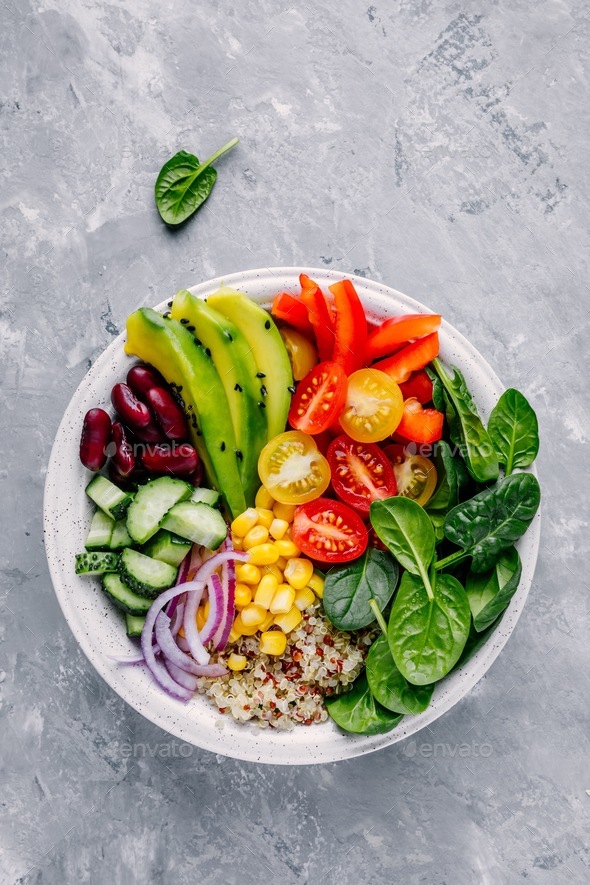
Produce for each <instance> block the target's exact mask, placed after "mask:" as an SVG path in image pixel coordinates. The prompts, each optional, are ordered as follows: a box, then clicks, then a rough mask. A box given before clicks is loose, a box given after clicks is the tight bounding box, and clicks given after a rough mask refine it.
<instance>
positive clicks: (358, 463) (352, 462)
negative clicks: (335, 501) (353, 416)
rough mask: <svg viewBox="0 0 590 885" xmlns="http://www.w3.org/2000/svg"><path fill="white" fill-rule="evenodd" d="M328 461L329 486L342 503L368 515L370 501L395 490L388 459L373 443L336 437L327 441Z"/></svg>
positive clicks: (393, 492)
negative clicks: (329, 471)
mask: <svg viewBox="0 0 590 885" xmlns="http://www.w3.org/2000/svg"><path fill="white" fill-rule="evenodd" d="M327 458H328V464H329V465H330V470H331V471H332V486H333V487H334V491H335V492H336V494H337V495H338V497H339V498H341V499H342V500H343V501H344V503H345V504H350V506H351V507H354V509H355V510H356V511H357V513H362V514H364V515H365V516H368V515H369V509H370V507H371V501H377V500H381V499H383V498H391V497H392V496H393V495H395V494H396V492H397V486H396V483H395V476H394V473H393V467H392V466H391V462H390V461H389V459H388V458H387V456H386V455H385V453H384V452H383V450H382V449H380V448H379V446H376V445H375V444H374V443H363V442H355V441H354V440H353V439H350V437H348V436H339V437H337V439H335V440H333V442H331V443H330V447H329V449H328V455H327Z"/></svg>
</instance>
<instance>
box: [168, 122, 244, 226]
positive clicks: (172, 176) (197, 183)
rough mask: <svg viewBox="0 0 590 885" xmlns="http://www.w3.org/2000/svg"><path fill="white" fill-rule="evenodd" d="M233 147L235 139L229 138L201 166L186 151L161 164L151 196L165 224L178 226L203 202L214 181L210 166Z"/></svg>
mask: <svg viewBox="0 0 590 885" xmlns="http://www.w3.org/2000/svg"><path fill="white" fill-rule="evenodd" d="M237 143H238V139H237V138H232V140H231V141H228V143H227V144H224V146H223V147H222V148H219V150H218V151H216V152H215V153H214V154H213V155H212V156H210V157H209V159H208V160H205V162H204V163H199V161H198V159H197V157H195V155H194V154H189V153H188V152H187V151H179V152H178V153H177V154H174V156H173V157H171V158H170V159H169V160H168V161H167V162H166V163H164V165H163V166H162V168H161V169H160V173H159V175H158V178H157V179H156V187H155V194H156V206H157V207H158V212H159V213H160V216H161V217H162V219H163V221H165V222H166V224H170V225H178V224H182V222H183V221H186V219H187V218H189V217H190V216H191V215H192V214H193V212H196V211H197V209H198V208H199V206H201V205H202V204H203V203H204V202H205V200H206V199H207V197H208V196H209V194H210V193H211V191H212V190H213V185H214V184H215V181H216V179H217V172H216V171H215V169H213V168H212V166H211V164H212V163H214V162H215V160H218V159H219V157H221V155H222V154H225V152H226V151H229V150H230V149H231V148H233V147H234V146H235V145H236V144H237Z"/></svg>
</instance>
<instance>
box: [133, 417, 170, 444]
mask: <svg viewBox="0 0 590 885" xmlns="http://www.w3.org/2000/svg"><path fill="white" fill-rule="evenodd" d="M133 433H134V435H135V436H136V437H137V438H138V439H139V440H140V441H141V442H144V443H165V442H166V437H165V436H164V434H163V433H162V430H161V429H160V428H159V427H158V425H157V424H156V422H155V421H154V420H153V419H152V420H151V421H150V423H149V424H148V425H147V427H142V428H136V429H135V430H134V431H133Z"/></svg>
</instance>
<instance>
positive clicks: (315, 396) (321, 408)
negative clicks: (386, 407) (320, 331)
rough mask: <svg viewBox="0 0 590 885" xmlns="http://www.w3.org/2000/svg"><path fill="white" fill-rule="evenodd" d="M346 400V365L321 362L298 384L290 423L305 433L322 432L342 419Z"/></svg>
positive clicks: (291, 409)
mask: <svg viewBox="0 0 590 885" xmlns="http://www.w3.org/2000/svg"><path fill="white" fill-rule="evenodd" d="M400 396H401V394H400ZM345 401H346V375H345V373H344V369H343V368H342V366H340V365H338V363H332V362H324V363H319V364H318V365H317V366H315V368H313V369H312V370H311V372H309V374H308V375H306V376H305V378H303V380H302V381H300V382H299V384H298V385H297V391H296V393H295V396H294V397H293V402H292V403H291V408H290V410H289V424H290V425H291V427H294V428H295V429H296V430H302V431H303V433H311V434H315V433H322V431H324V430H327V429H328V427H329V426H330V425H331V424H334V422H335V421H336V420H337V419H338V417H339V415H340V413H341V412H342V409H343V408H344V403H345Z"/></svg>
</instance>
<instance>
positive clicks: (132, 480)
mask: <svg viewBox="0 0 590 885" xmlns="http://www.w3.org/2000/svg"><path fill="white" fill-rule="evenodd" d="M109 479H110V480H111V482H114V483H115V485H116V486H119V488H122V489H134V488H135V487H136V486H137V485H143V484H144V483H146V482H147V481H148V479H149V477H148V474H147V471H146V470H144V469H143V468H141V467H136V468H135V470H134V471H133V473H131V474H130V475H129V476H123V474H122V473H119V471H118V470H117V468H116V467H115V465H114V463H113V461H111V462H110V464H109Z"/></svg>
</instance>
